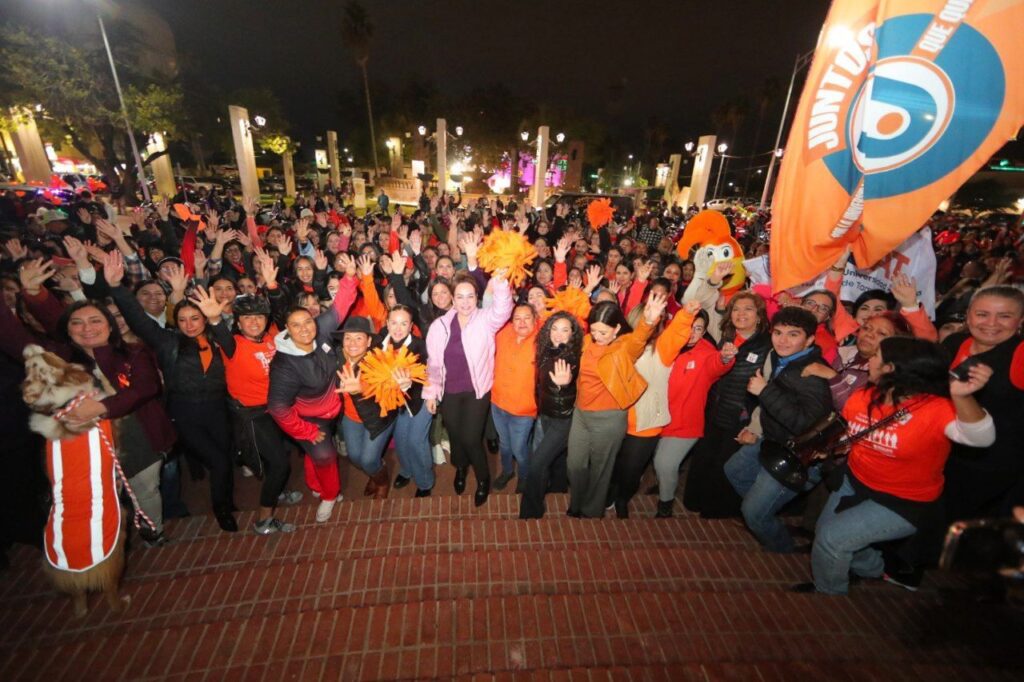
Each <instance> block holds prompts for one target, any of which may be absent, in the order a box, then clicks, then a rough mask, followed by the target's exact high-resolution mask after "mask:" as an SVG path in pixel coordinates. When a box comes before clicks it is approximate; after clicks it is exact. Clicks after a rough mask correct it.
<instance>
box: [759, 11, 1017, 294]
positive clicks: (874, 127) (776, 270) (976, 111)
mask: <svg viewBox="0 0 1024 682" xmlns="http://www.w3.org/2000/svg"><path fill="white" fill-rule="evenodd" d="M1022 29H1024V0H833V2H832V7H831V9H830V10H829V14H828V18H827V19H826V21H825V25H824V27H823V28H822V31H821V36H820V38H819V40H818V47H817V50H816V51H815V54H814V60H813V62H812V63H811V68H810V71H809V72H808V77H807V83H806V85H805V86H804V91H803V94H802V95H801V97H800V104H799V105H798V107H797V110H796V116H795V118H794V120H793V127H792V130H791V131H790V134H789V140H788V142H787V144H786V147H785V156H784V158H783V161H782V169H781V171H780V173H779V184H778V186H777V187H776V190H775V196H774V199H773V202H772V236H771V273H772V288H773V289H774V290H775V291H778V290H781V289H785V288H788V287H791V286H795V285H798V284H801V283H803V282H806V281H808V280H811V279H814V278H815V277H817V276H818V275H820V274H821V273H822V272H823V271H824V270H825V269H826V268H827V267H828V266H829V265H831V264H832V263H833V262H835V260H836V259H837V258H838V257H839V256H840V254H841V253H842V251H843V249H844V248H845V247H846V245H847V244H850V245H851V247H852V249H853V256H854V260H855V261H856V263H857V266H858V267H861V268H864V267H870V266H872V265H874V264H875V263H876V262H878V261H879V260H880V259H881V258H883V257H884V256H885V255H886V254H887V253H889V252H890V251H892V250H893V249H894V248H896V247H897V246H899V245H900V244H901V243H902V242H903V241H904V240H906V239H907V238H908V237H909V236H910V235H912V234H913V233H914V232H915V231H916V230H918V229H919V228H920V227H921V226H922V225H923V224H924V223H925V222H927V220H928V218H929V217H930V216H931V214H932V213H933V212H934V211H935V210H936V209H937V208H938V206H939V204H940V203H942V201H944V200H945V199H947V198H949V197H950V196H952V194H953V193H954V192H956V190H957V189H958V188H959V187H960V186H961V185H962V184H963V183H964V182H965V181H966V180H967V179H968V178H970V176H971V175H973V174H974V172H975V171H977V170H978V169H979V168H980V167H981V166H982V165H983V164H984V163H985V162H986V161H988V159H989V158H990V157H991V156H992V154H994V153H995V152H996V151H998V150H999V148H1000V147H1002V146H1003V145H1004V144H1005V143H1006V142H1007V141H1008V140H1010V139H1012V138H1013V137H1014V136H1015V135H1016V134H1017V132H1018V130H1019V129H1020V127H1021V125H1022V124H1024V37H1022Z"/></svg>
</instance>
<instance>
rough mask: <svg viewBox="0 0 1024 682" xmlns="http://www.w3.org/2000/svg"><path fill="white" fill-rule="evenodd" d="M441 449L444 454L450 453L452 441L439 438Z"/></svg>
mask: <svg viewBox="0 0 1024 682" xmlns="http://www.w3.org/2000/svg"><path fill="white" fill-rule="evenodd" d="M441 449H442V450H444V452H445V454H446V455H450V454H452V443H451V441H450V440H448V439H447V438H442V439H441Z"/></svg>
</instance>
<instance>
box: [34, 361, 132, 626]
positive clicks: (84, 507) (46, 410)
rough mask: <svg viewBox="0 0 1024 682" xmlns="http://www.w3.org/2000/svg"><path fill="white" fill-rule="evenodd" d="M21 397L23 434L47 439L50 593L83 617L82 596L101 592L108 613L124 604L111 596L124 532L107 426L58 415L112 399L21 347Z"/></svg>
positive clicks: (102, 382)
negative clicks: (26, 414)
mask: <svg viewBox="0 0 1024 682" xmlns="http://www.w3.org/2000/svg"><path fill="white" fill-rule="evenodd" d="M24 356H25V381H24V383H22V397H23V398H24V399H25V403H26V404H27V405H28V406H29V408H30V409H31V410H32V416H31V417H30V418H29V428H31V429H32V430H33V431H35V432H36V433H38V434H40V435H42V436H44V437H45V438H46V439H47V443H46V472H47V475H48V476H49V478H50V484H51V486H52V489H53V490H52V492H53V503H52V506H51V508H50V515H49V518H48V520H47V523H46V529H45V531H44V534H43V546H44V550H45V554H46V561H45V562H43V568H44V570H45V572H46V574H47V575H48V576H49V577H50V579H51V580H52V581H53V584H54V586H55V587H56V588H57V590H59V591H61V592H64V593H66V594H69V595H70V596H71V598H72V600H73V602H74V610H75V615H76V616H77V617H83V616H85V614H86V612H87V610H88V601H87V598H88V593H89V592H92V591H101V592H103V593H104V595H105V596H106V599H107V603H108V604H109V605H110V609H111V610H112V611H115V612H118V611H120V610H121V609H122V608H123V607H125V606H126V605H127V604H128V603H129V601H130V600H129V598H128V597H120V596H118V584H119V583H120V581H121V575H122V574H123V573H124V535H125V534H124V531H123V529H122V527H121V526H122V522H121V505H120V503H119V501H118V497H117V493H118V485H117V473H116V471H115V466H114V457H115V454H114V452H113V451H112V450H111V449H110V447H109V446H110V444H111V443H112V442H113V433H112V428H111V424H110V422H109V421H108V420H99V421H96V422H93V423H89V424H83V425H70V424H67V423H65V422H63V421H61V420H60V419H59V416H60V415H59V413H60V412H61V410H62V409H66V408H67V407H68V406H69V405H70V404H71V403H73V402H74V401H75V400H77V399H79V398H82V397H85V396H89V395H93V396H98V397H103V396H107V395H113V393H114V391H113V389H112V388H111V387H110V384H109V382H107V381H106V379H105V378H103V377H102V374H101V373H100V372H99V371H98V370H97V374H98V375H99V376H94V375H93V374H90V373H89V372H87V371H86V370H85V368H83V367H82V366H81V365H75V364H72V363H69V362H65V361H64V360H62V359H61V358H60V357H58V356H56V355H54V354H53V353H50V352H47V351H45V350H43V349H42V348H41V347H39V346H35V345H30V346H26V348H25V351H24Z"/></svg>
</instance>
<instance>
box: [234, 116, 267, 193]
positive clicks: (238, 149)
mask: <svg viewBox="0 0 1024 682" xmlns="http://www.w3.org/2000/svg"><path fill="white" fill-rule="evenodd" d="M228 120H229V121H230V122H231V137H232V139H233V140H234V141H235V159H236V160H237V161H238V179H239V182H241V184H242V196H243V197H245V198H246V199H249V198H252V199H256V200H259V198H260V183H259V180H258V179H257V176H256V153H255V152H254V151H253V148H252V133H251V132H250V131H249V112H248V110H246V109H245V108H244V107H237V106H234V105H231V106H229V107H228Z"/></svg>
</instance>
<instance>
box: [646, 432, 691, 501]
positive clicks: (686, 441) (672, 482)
mask: <svg viewBox="0 0 1024 682" xmlns="http://www.w3.org/2000/svg"><path fill="white" fill-rule="evenodd" d="M698 440H699V439H697V438H672V437H671V436H669V437H666V436H662V437H661V440H660V441H658V449H657V450H655V451H654V472H655V473H656V474H657V475H658V500H659V501H660V502H671V501H672V500H674V499H675V497H676V488H677V487H679V465H680V464H682V463H683V460H684V459H686V456H687V455H688V454H690V450H691V449H692V448H693V446H694V445H695V444H696V443H697V441H698Z"/></svg>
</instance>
